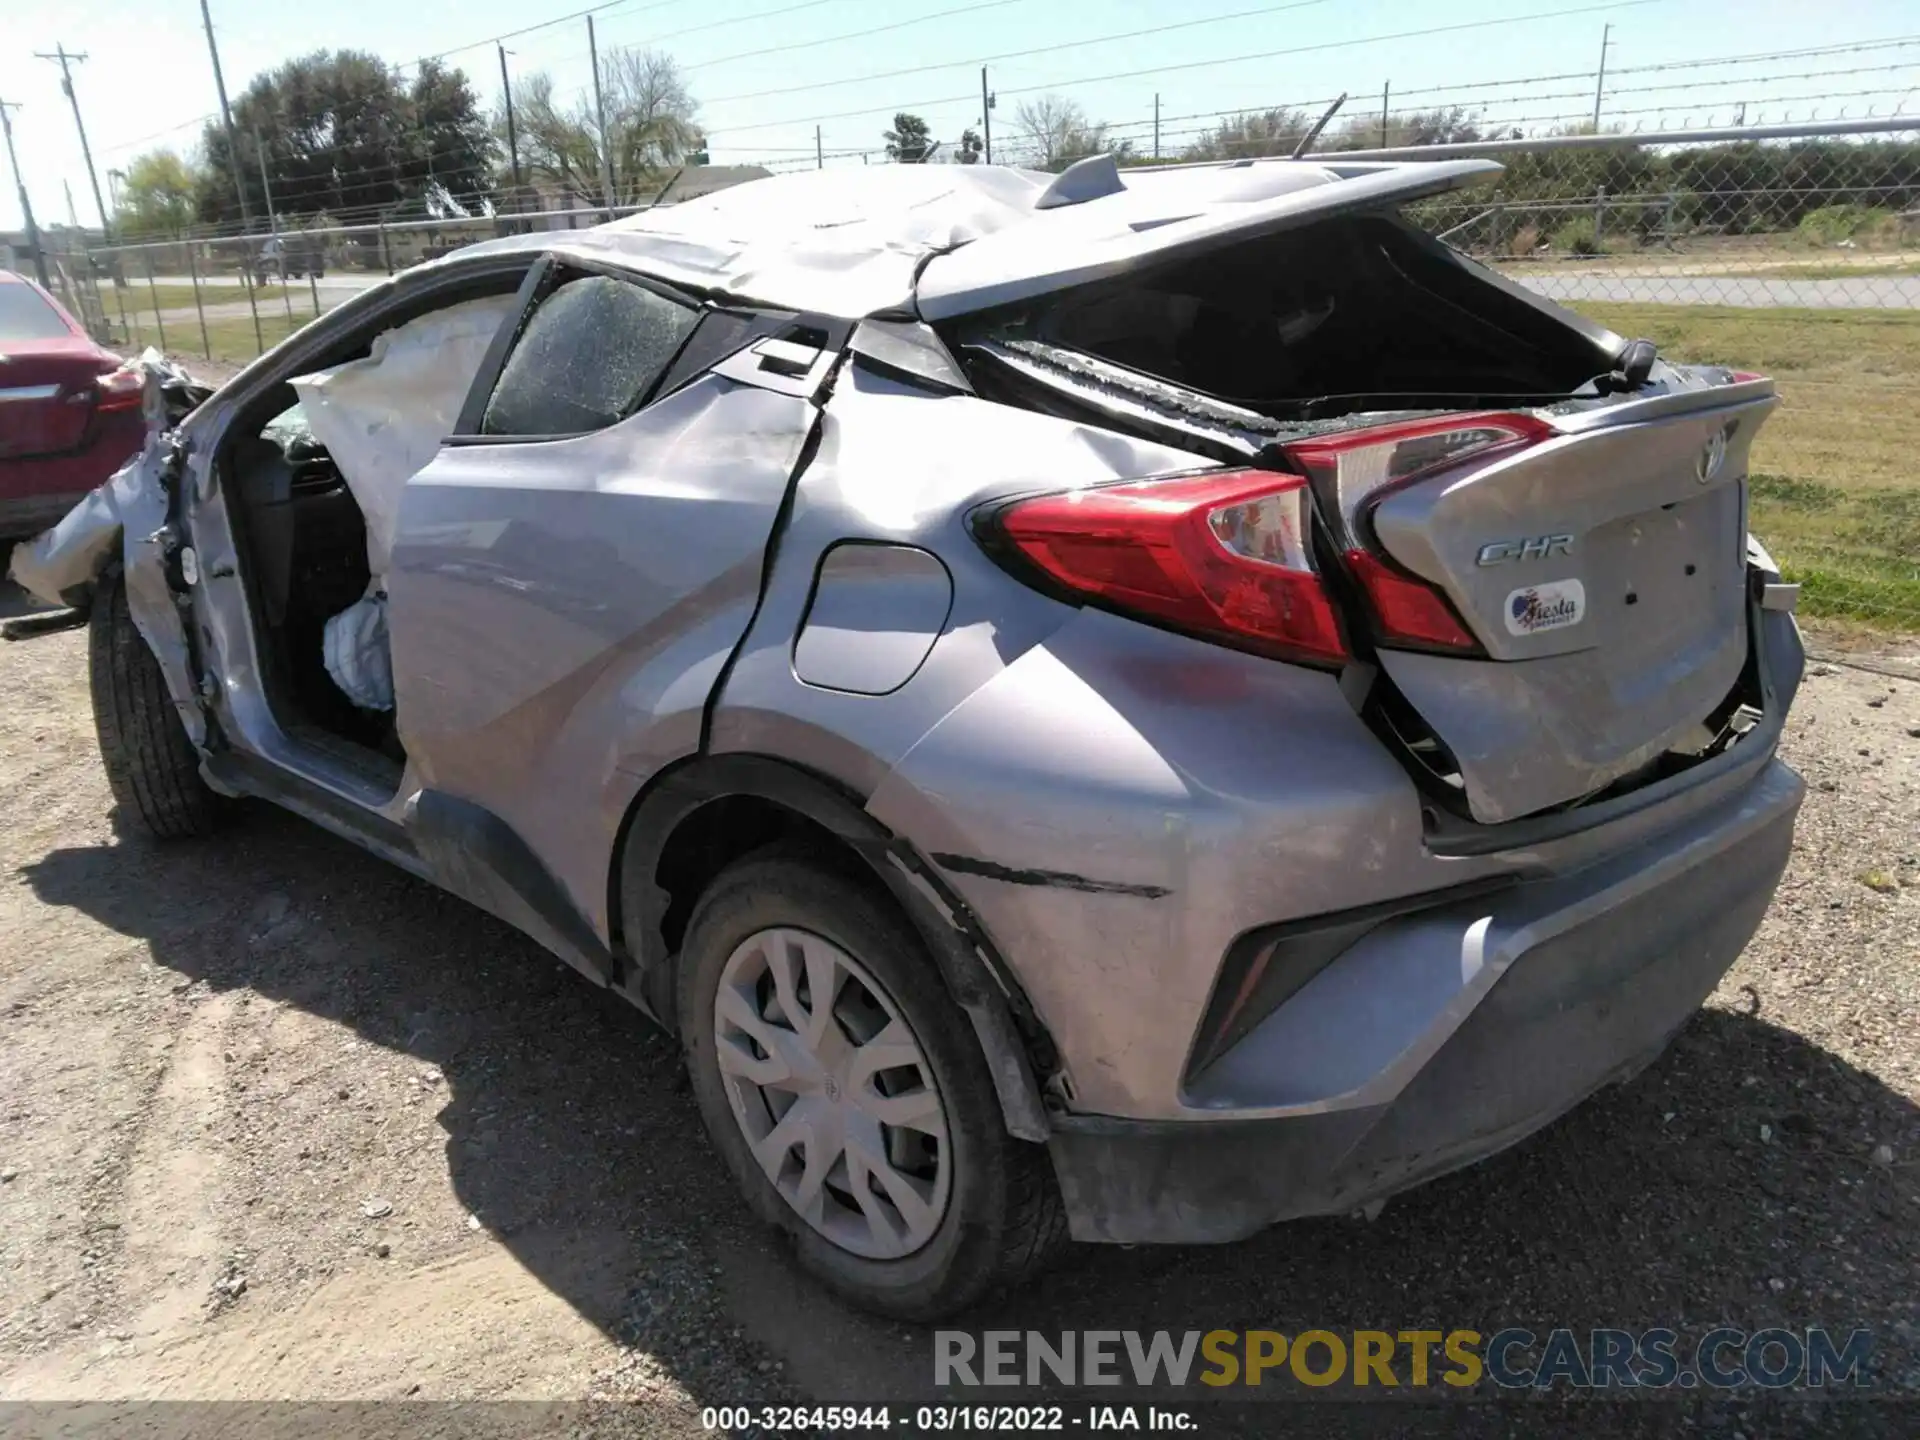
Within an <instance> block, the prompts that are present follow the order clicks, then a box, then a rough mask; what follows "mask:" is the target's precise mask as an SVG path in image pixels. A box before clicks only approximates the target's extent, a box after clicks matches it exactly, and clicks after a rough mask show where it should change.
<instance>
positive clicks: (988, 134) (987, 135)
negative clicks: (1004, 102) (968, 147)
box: [860, 65, 993, 165]
mask: <svg viewBox="0 0 1920 1440" xmlns="http://www.w3.org/2000/svg"><path fill="white" fill-rule="evenodd" d="M980 129H981V132H982V137H983V138H984V140H985V141H986V146H987V164H989V165H991V164H992V163H993V94H992V92H991V91H989V90H988V89H987V67H986V66H984V65H982V66H981V67H980ZM866 162H867V157H866V156H865V155H864V154H863V155H861V157H860V163H861V164H863V165H864V164H866Z"/></svg>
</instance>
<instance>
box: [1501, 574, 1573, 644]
mask: <svg viewBox="0 0 1920 1440" xmlns="http://www.w3.org/2000/svg"><path fill="white" fill-rule="evenodd" d="M1586 613H1587V589H1586V586H1584V585H1582V584H1581V583H1580V582H1579V581H1578V580H1554V581H1552V582H1550V583H1548V584H1545V585H1525V586H1522V587H1521V588H1520V589H1518V590H1516V591H1514V592H1513V593H1512V594H1511V595H1509V596H1507V609H1506V617H1507V633H1508V634H1509V635H1538V634H1539V633H1540V632H1541V631H1542V630H1564V629H1566V628H1567V626H1569V625H1578V624H1579V623H1580V621H1581V620H1582V619H1583V618H1585V616H1586Z"/></svg>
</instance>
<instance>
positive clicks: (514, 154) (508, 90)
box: [494, 43, 520, 210]
mask: <svg viewBox="0 0 1920 1440" xmlns="http://www.w3.org/2000/svg"><path fill="white" fill-rule="evenodd" d="M494 48H495V49H497V50H498V51H499V52H500V93H501V94H502V95H504V96H506V99H507V158H508V159H509V160H510V161H512V163H513V208H514V209H516V210H518V209H519V208H520V137H519V135H518V133H517V132H516V131H515V130H514V128H513V82H512V81H510V80H509V79H507V47H506V46H504V45H500V44H497V43H496V44H495V46H494Z"/></svg>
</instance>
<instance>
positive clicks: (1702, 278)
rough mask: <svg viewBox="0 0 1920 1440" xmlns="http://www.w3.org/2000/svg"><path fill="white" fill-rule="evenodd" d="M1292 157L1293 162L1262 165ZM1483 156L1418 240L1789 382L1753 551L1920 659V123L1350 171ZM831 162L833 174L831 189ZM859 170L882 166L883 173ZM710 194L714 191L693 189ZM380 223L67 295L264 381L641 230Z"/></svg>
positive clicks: (102, 324) (525, 222)
mask: <svg viewBox="0 0 1920 1440" xmlns="http://www.w3.org/2000/svg"><path fill="white" fill-rule="evenodd" d="M1259 143H1260V144H1261V145H1262V146H1263V147H1264V148H1265V149H1266V150H1267V151H1268V152H1269V153H1270V152H1271V150H1272V149H1273V148H1274V143H1275V142H1274V137H1271V136H1268V137H1265V138H1264V139H1262V140H1261V141H1260V142H1259ZM1459 155H1482V156H1487V157H1490V158H1492V159H1495V160H1498V161H1499V162H1500V163H1501V164H1502V165H1503V166H1504V167H1505V168H1504V170H1503V172H1502V174H1501V175H1500V176H1499V178H1498V179H1497V181H1496V182H1494V183H1493V184H1492V185H1490V186H1482V187H1478V188H1473V189H1469V190H1465V191H1459V192H1454V193H1453V194H1450V195H1447V196H1443V197H1438V198H1435V199H1430V200H1425V201H1421V202H1418V203H1416V204H1415V205H1414V206H1412V207H1411V209H1410V212H1409V213H1410V214H1411V215H1412V217H1413V218H1414V219H1415V220H1416V221H1417V222H1418V223H1420V224H1421V225H1423V226H1424V227H1425V228H1427V229H1428V230H1429V231H1430V232H1431V233H1432V234H1434V235H1436V236H1437V237H1439V238H1440V239H1442V240H1444V241H1445V242H1446V243H1447V244H1448V245H1450V246H1452V247H1453V248H1455V249H1456V250H1458V251H1460V252H1462V253H1464V254H1466V255H1468V256H1470V257H1472V258H1473V259H1475V260H1477V261H1479V262H1481V263H1483V264H1487V265H1490V266H1492V267H1494V268H1495V269H1497V270H1498V271H1500V272H1501V273H1502V274H1504V275H1506V276H1507V277H1508V278H1509V279H1511V280H1513V281H1514V282H1516V283H1518V284H1520V285H1523V286H1525V287H1527V288H1529V289H1531V290H1533V291H1535V292H1537V293H1540V294H1543V295H1546V296H1548V297H1550V298H1552V299H1554V300H1556V301H1558V302H1560V303H1562V304H1565V305H1568V306H1570V307H1572V308H1574V309H1576V310H1579V311H1581V312H1583V313H1585V314H1587V315H1590V316H1591V317H1593V318H1595V319H1597V320H1599V321H1601V322H1603V323H1605V324H1606V325H1608V326H1609V327H1610V328H1611V329H1613V330H1615V331H1617V332H1618V333H1620V334H1622V335H1624V336H1629V337H1638V336H1645V337H1647V338H1649V339H1652V340H1654V341H1655V342H1656V343H1657V344H1658V345H1659V348H1660V351H1661V353H1662V354H1663V355H1666V356H1668V357H1670V358H1673V359H1676V360H1686V361H1700V362H1711V363H1718V364H1725V365H1730V366H1733V367H1736V368H1740V369H1750V370H1756V371H1761V372H1764V373H1767V374H1770V375H1772V376H1773V377H1774V378H1775V379H1776V381H1777V382H1778V384H1779V388H1780V393H1781V397H1782V404H1781V408H1780V410H1779V412H1778V413H1777V414H1776V415H1775V416H1773V417H1772V419H1771V420H1770V421H1769V422H1768V424H1767V427H1766V429H1765V430H1764V431H1763V432H1762V435H1761V438H1760V440H1759V442H1758V444H1757V446H1756V449H1755V452H1754V471H1753V477H1752V487H1751V494H1752V516H1751V520H1752V528H1753V530H1754V532H1755V533H1756V534H1758V535H1760V536H1761V538H1762V539H1763V540H1765V541H1766V542H1767V543H1768V544H1769V546H1770V547H1772V549H1773V551H1774V553H1775V555H1776V557H1777V558H1778V559H1779V560H1780V561H1781V562H1782V564H1783V566H1784V567H1785V568H1786V570H1787V571H1788V572H1789V575H1790V577H1791V578H1792V579H1794V580H1796V581H1798V582H1799V583H1800V584H1801V586H1802V608H1803V611H1804V612H1805V613H1807V614H1809V615H1811V616H1817V617H1820V618H1822V619H1823V620H1825V621H1827V622H1830V632H1829V633H1831V634H1832V635H1833V636H1835V637H1837V638H1836V639H1835V641H1834V643H1835V644H1843V643H1845V640H1846V637H1847V636H1848V635H1849V634H1850V633H1854V632H1858V633H1860V634H1863V635H1866V636H1869V637H1870V636H1873V635H1885V634H1886V633H1887V632H1905V633H1909V634H1920V485H1916V484H1915V483H1914V482H1913V480H1912V460H1911V457H1912V456H1913V455H1915V454H1920V119H1912V118H1904V119H1902V118H1896V119H1891V120H1865V121H1838V122H1830V123H1811V124H1799V125H1771V126H1747V127H1738V128H1719V129H1712V130H1693V131H1683V130H1674V129H1667V130H1660V131H1654V132H1644V133H1623V134H1600V135H1595V134H1584V135H1558V136H1549V137H1536V138H1524V139H1503V140H1485V139H1479V140H1473V141H1469V142H1466V143H1457V144H1431V145H1420V146H1412V147H1403V148H1399V149H1384V150H1381V149H1376V150H1354V149H1347V150H1342V151H1340V152H1337V153H1334V154H1330V155H1328V156H1325V157H1322V158H1326V159H1330V160H1340V161H1348V162H1352V161H1363V160H1368V159H1383V160H1384V159H1391V160H1415V159H1439V158H1445V157H1452V156H1459ZM818 158H823V157H817V159H816V163H818ZM853 163H856V164H857V163H860V162H859V161H858V160H856V161H854V162H853ZM690 173H692V172H690ZM644 208H646V207H644V206H636V207H626V208H616V209H614V210H613V211H611V212H609V211H608V210H607V209H606V208H605V207H600V206H593V205H591V203H590V202H586V201H577V202H573V203H571V204H570V205H569V206H568V207H567V208H559V209H546V210H541V211H537V212H533V213H525V214H510V215H487V216H473V217H459V218H451V219H430V218H422V219H407V220H391V221H387V220H376V221H374V222H372V223H364V224H354V225H331V226H325V227H318V228H311V229H300V228H297V227H291V226H288V227H283V228H282V230H281V232H280V233H278V234H275V235H263V234H254V235H235V234H213V235H199V236H192V237H188V238H182V239H180V240H173V241H165V242H156V243H147V244H137V245H119V246H111V247H104V246H94V247H87V246H85V245H84V244H82V243H80V239H79V236H78V234H77V232H72V231H67V232H55V235H54V237H53V238H54V239H55V242H56V243H59V242H61V241H64V242H65V243H66V244H67V246H68V247H69V248H66V249H56V250H52V251H51V252H50V253H49V256H48V258H49V261H50V268H51V271H52V275H53V279H54V283H55V288H56V290H57V291H58V292H59V293H61V295H62V296H63V298H64V299H65V301H66V302H67V303H68V304H69V306H70V308H72V309H73V310H74V311H75V313H76V314H79V315H81V316H82V317H83V318H84V319H85V321H86V323H87V324H88V325H89V326H90V327H92V328H93V329H94V330H95V332H96V334H98V335H100V336H101V337H102V338H103V339H105V340H107V341H108V342H109V343H113V344H117V345H120V346H123V347H126V348H137V347H139V346H143V345H147V344H153V345H157V346H159V347H160V348H162V349H167V350H171V351H172V352H174V353H176V354H179V355H181V356H183V357H186V358H189V359H190V358H192V357H194V356H199V357H202V358H204V359H212V360H221V361H226V362H229V363H235V364H238V363H244V362H246V361H248V360H251V359H252V358H254V357H255V356H256V355H258V354H260V353H261V352H262V351H263V350H265V349H266V348H269V347H271V346H272V345H273V344H276V343H278V341H279V340H281V339H283V338H285V336H286V335H288V334H290V333H292V332H293V331H294V330H296V329H298V328H300V327H301V326H303V325H304V324H306V323H308V322H310V321H311V320H312V319H313V318H314V317H315V316H317V315H319V314H321V313H323V312H324V311H325V310H327V309H329V308H331V307H332V306H334V305H337V304H340V303H343V302H344V301H346V300H348V299H351V298H352V297H353V296H354V295H356V294H358V293H360V292H361V291H362V290H364V289H366V288H368V287H369V286H371V285H373V284H377V283H379V282H380V281H381V280H384V279H385V278H386V277H387V276H389V275H392V274H395V273H397V272H399V271H401V270H404V269H406V268H407V267H409V266H411V265H415V264H418V263H420V262H421V261H424V260H428V259H432V258H434V257H436V256H438V255H442V254H445V253H447V252H448V251H449V250H452V249H455V248H457V247H459V246H461V245H466V244H470V243H473V242H475V241H478V240H482V239H487V238H491V237H493V236H495V235H500V234H506V233H513V232H523V231H526V230H529V229H544V230H556V231H558V230H566V229H571V228H581V227H585V226H589V225H593V224H597V223H601V222H602V221H603V220H605V219H606V218H608V216H609V214H613V215H625V214H632V213H637V211H638V210H641V209H644Z"/></svg>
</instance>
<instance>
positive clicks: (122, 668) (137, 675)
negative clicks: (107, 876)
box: [87, 575, 226, 840]
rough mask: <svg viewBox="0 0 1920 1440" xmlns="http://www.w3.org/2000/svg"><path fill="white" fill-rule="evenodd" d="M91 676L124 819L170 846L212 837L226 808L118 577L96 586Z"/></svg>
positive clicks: (97, 721) (111, 781)
mask: <svg viewBox="0 0 1920 1440" xmlns="http://www.w3.org/2000/svg"><path fill="white" fill-rule="evenodd" d="M87 678H88V680H89V682H90V686H89V688H90V689H91V690H92V692H93V725H94V731H95V733H96V735H98V737H99V741H100V761H101V764H102V765H104V766H105V767H106V772H107V788H108V789H109V790H111V791H112V792H113V798H114V803H115V804H116V805H118V806H119V812H120V815H121V817H122V818H123V819H124V820H125V821H126V822H128V823H129V824H131V825H135V826H138V827H139V828H140V829H142V830H145V831H146V832H147V833H148V834H150V835H153V836H155V837H156V838H158V839H162V840H174V839H182V838H185V837H187V836H193V835H205V834H208V833H210V832H211V831H212V830H213V829H214V827H215V826H216V825H217V824H218V823H219V821H220V818H221V815H222V813H223V811H224V809H225V804H226V802H225V801H224V800H222V798H221V797H220V796H219V795H217V794H216V793H215V792H214V791H213V790H212V789H210V788H209V787H208V785H207V782H206V781H205V780H203V779H201V778H200V757H199V756H198V755H196V754H195V753H194V749H193V745H192V743H191V742H190V741H189V740H188V739H187V732H186V731H185V730H184V729H183V728H182V727H181V724H180V716H179V714H178V713H177V712H176V711H175V710H174V708H173V700H172V699H171V697H169V696H168V694H167V682H166V679H165V677H164V676H163V675H162V674H161V673H160V662H159V661H158V660H156V659H154V658H153V651H152V650H150V649H148V648H147V642H146V640H145V638H144V637H142V635H141V634H140V631H139V630H138V629H137V628H136V627H135V625H134V623H133V616H132V615H131V614H130V613H129V612H128V610H127V587H126V585H125V584H124V583H123V582H122V580H121V578H120V577H119V576H118V575H114V576H110V577H107V578H104V579H102V580H101V581H100V583H99V584H98V585H97V586H96V587H95V590H94V595H93V613H92V615H91V617H90V619H89V620H88V623H87Z"/></svg>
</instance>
